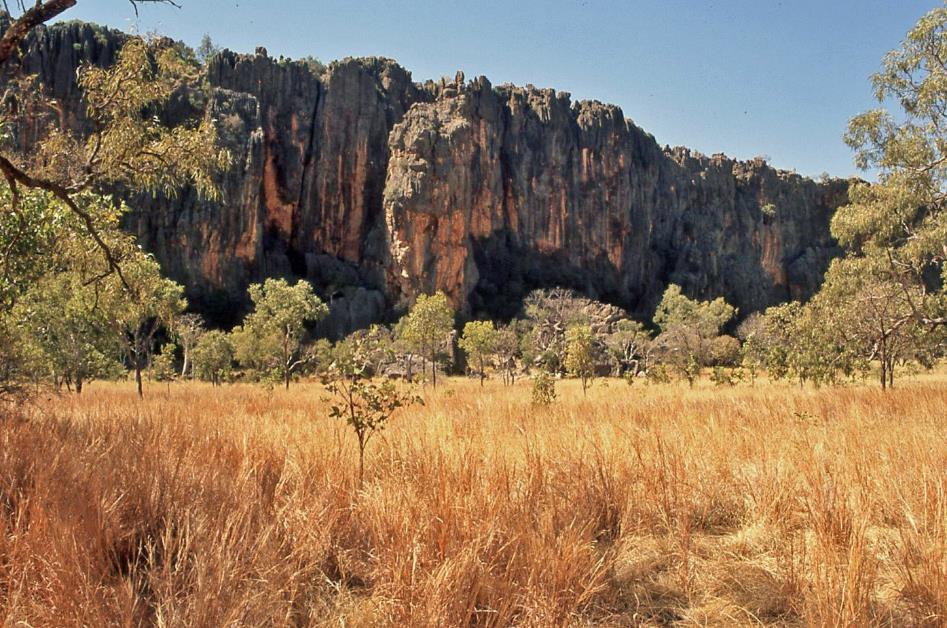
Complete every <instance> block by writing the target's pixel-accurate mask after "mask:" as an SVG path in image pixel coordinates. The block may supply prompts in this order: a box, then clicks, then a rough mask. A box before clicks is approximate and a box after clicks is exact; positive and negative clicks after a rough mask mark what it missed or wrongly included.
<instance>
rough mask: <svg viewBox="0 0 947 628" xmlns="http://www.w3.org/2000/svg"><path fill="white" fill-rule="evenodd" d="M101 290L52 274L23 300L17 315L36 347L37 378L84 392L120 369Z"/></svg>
mask: <svg viewBox="0 0 947 628" xmlns="http://www.w3.org/2000/svg"><path fill="white" fill-rule="evenodd" d="M98 288H99V287H98V286H88V285H84V282H83V281H82V280H81V277H80V275H79V274H78V273H76V272H74V271H68V272H60V273H54V274H51V275H50V276H49V277H47V278H45V279H43V280H41V281H39V282H37V283H36V284H34V285H33V287H32V288H31V289H30V290H29V291H27V292H26V293H25V294H24V295H23V297H22V299H21V300H20V302H19V303H18V304H17V306H16V308H15V309H14V316H15V318H16V320H18V321H19V324H20V325H21V326H22V329H23V330H24V331H25V332H26V334H27V338H28V342H29V343H30V345H31V347H32V352H33V356H34V359H35V373H34V374H35V375H40V374H50V375H52V376H53V379H54V381H56V382H57V383H65V384H67V386H70V387H71V386H73V385H74V386H75V390H76V392H77V393H81V392H82V389H83V385H84V384H85V383H87V382H89V381H91V380H94V379H99V378H106V377H110V376H114V375H115V374H116V372H117V371H120V370H121V365H120V364H119V363H118V362H117V360H116V356H118V354H119V352H120V351H121V348H120V344H119V342H118V339H117V338H116V337H115V335H114V333H113V330H112V328H111V327H110V325H109V323H110V319H109V314H110V312H109V311H108V310H107V309H106V307H104V306H103V305H102V304H100V302H99V294H98V290H97V289H98Z"/></svg>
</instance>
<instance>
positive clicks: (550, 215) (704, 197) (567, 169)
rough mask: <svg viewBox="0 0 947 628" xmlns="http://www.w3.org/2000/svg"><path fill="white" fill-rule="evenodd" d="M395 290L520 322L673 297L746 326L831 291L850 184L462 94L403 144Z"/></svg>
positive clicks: (597, 113)
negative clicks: (763, 311)
mask: <svg viewBox="0 0 947 628" xmlns="http://www.w3.org/2000/svg"><path fill="white" fill-rule="evenodd" d="M389 144H390V150H391V158H390V162H389V167H388V174H387V182H386V187H385V211H386V215H385V218H386V226H387V228H388V234H389V250H390V253H391V259H392V263H391V264H390V265H389V275H388V277H389V280H388V285H389V287H390V289H391V294H392V295H395V296H396V297H400V298H403V299H404V300H410V299H411V298H412V296H413V295H415V294H418V293H419V292H430V291H432V290H443V291H444V292H445V293H447V294H448V296H449V297H450V298H451V299H452V301H453V303H454V305H455V306H457V307H458V308H460V309H462V310H463V309H467V310H471V309H472V310H474V311H477V310H487V311H490V310H492V311H493V313H500V314H502V313H507V314H508V313H512V312H513V311H515V309H516V307H517V303H518V301H519V299H520V298H521V297H522V296H523V295H524V294H525V292H526V291H528V290H529V289H530V288H532V287H535V286H542V285H563V286H568V287H572V288H575V289H577V290H580V291H582V292H584V293H586V294H589V295H591V296H593V297H595V298H598V299H602V300H605V301H609V302H612V303H617V304H620V305H623V306H625V307H631V308H633V309H636V310H638V311H639V312H640V311H641V310H642V309H647V308H648V307H650V306H651V305H652V304H653V303H654V302H655V300H656V299H657V298H658V297H659V295H660V293H661V292H662V291H663V289H664V287H665V286H666V285H667V283H669V282H674V283H678V284H680V285H682V286H683V287H684V289H685V291H686V292H688V293H690V294H693V295H696V296H701V297H710V296H720V295H723V296H725V297H726V298H727V299H728V300H729V301H730V302H732V303H734V304H736V305H738V306H739V307H740V308H741V309H742V310H743V311H753V310H755V309H759V308H761V307H765V306H767V305H770V304H772V303H775V302H778V301H783V300H786V299H788V298H790V297H796V298H798V297H805V296H808V294H810V293H811V292H812V290H813V289H814V288H815V287H817V286H818V284H819V282H820V281H821V276H822V272H823V271H824V269H825V267H826V264H827V262H828V260H829V259H830V258H831V257H832V255H833V254H834V253H835V245H834V243H833V242H832V239H831V237H830V236H829V230H828V223H829V220H830V219H831V216H832V213H833V211H834V209H835V208H836V207H837V206H838V205H839V204H840V203H841V202H843V201H844V199H845V194H846V189H847V186H846V184H845V183H844V182H837V181H836V182H830V183H824V184H820V183H815V182H813V181H811V180H808V179H805V178H803V177H800V176H797V175H794V174H790V173H786V172H777V171H775V170H773V169H772V168H770V167H768V166H767V165H766V164H765V163H763V162H762V161H756V162H750V163H745V162H736V161H734V160H731V159H727V158H726V157H724V156H714V157H710V158H708V157H704V156H701V155H696V154H692V153H691V152H689V151H687V150H686V149H680V148H679V149H673V150H670V149H661V148H660V147H659V146H658V145H657V144H656V142H655V141H654V139H653V138H652V137H651V136H650V135H648V134H647V133H645V132H644V131H642V130H641V129H639V128H638V127H636V126H635V125H634V124H632V123H631V122H630V121H628V120H627V119H625V117H624V116H623V114H622V112H621V110H620V109H618V108H617V107H614V106H610V105H603V104H601V103H598V102H578V103H572V102H571V101H570V99H569V96H568V94H563V93H556V92H553V91H552V90H537V89H533V88H517V87H500V88H493V87H492V86H491V85H490V83H489V82H488V81H487V80H486V79H483V78H480V79H477V80H475V81H473V82H471V83H467V84H465V83H464V82H463V81H458V82H456V83H455V84H453V85H452V86H450V87H448V88H445V89H442V90H441V91H440V92H439V93H438V95H437V98H436V99H435V100H434V101H432V102H429V103H421V104H417V105H415V106H414V107H412V108H411V110H410V111H409V112H408V113H407V115H406V116H405V118H404V120H402V122H401V123H400V124H398V125H396V126H395V128H394V129H393V130H392V133H391V137H390V140H389Z"/></svg>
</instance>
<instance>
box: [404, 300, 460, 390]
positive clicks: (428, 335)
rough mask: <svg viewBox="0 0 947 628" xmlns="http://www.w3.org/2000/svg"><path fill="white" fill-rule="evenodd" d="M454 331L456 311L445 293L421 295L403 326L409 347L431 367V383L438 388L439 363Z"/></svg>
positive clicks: (405, 340)
mask: <svg viewBox="0 0 947 628" xmlns="http://www.w3.org/2000/svg"><path fill="white" fill-rule="evenodd" d="M453 329H454V310H453V308H451V306H450V303H449V302H448V301H447V296H446V295H445V294H444V293H443V292H440V291H438V292H436V293H435V294H433V295H430V296H428V295H425V294H422V295H419V296H418V300H417V301H416V302H415V304H414V307H413V308H411V311H410V312H408V314H407V316H406V317H405V318H404V320H403V322H402V323H401V326H400V335H401V338H402V340H403V341H404V342H405V343H406V345H407V346H408V347H409V348H411V349H412V350H414V351H417V352H418V353H420V354H421V355H422V356H424V358H425V359H426V360H428V361H430V363H431V379H432V383H433V384H434V386H435V387H436V386H437V363H438V359H439V357H440V355H439V354H440V353H441V352H442V351H443V350H444V349H445V348H446V346H447V343H448V342H449V341H450V333H451V331H452V330H453Z"/></svg>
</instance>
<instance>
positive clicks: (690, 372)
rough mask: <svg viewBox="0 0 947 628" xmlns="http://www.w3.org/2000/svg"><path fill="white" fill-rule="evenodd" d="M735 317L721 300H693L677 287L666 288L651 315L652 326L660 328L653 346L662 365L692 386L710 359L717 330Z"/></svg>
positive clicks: (727, 305) (733, 311)
mask: <svg viewBox="0 0 947 628" xmlns="http://www.w3.org/2000/svg"><path fill="white" fill-rule="evenodd" d="M735 314H736V309H735V308H734V307H733V306H731V305H729V304H728V303H727V302H726V301H725V300H724V299H723V298H717V299H714V300H713V301H695V300H692V299H689V298H687V297H686V296H684V295H683V294H682V293H681V288H680V286H677V285H675V284H671V285H669V286H668V287H667V290H665V292H664V296H663V298H662V299H661V302H660V303H659V304H658V307H657V309H656V310H655V314H654V323H655V325H657V326H658V327H659V328H660V329H661V334H660V335H659V336H658V337H657V338H656V339H655V343H654V344H655V349H656V350H657V352H658V353H659V354H660V356H661V360H662V362H664V363H665V364H667V365H668V366H669V367H671V368H672V369H673V370H675V371H676V372H677V373H678V374H679V375H680V376H681V377H684V378H685V379H687V382H688V384H690V385H691V386H693V385H694V382H695V381H696V380H697V378H698V377H699V376H700V370H701V367H702V366H703V365H705V364H708V363H709V362H710V360H711V348H712V346H713V343H714V341H715V339H716V338H717V337H718V335H719V334H720V328H721V327H723V326H724V325H725V324H726V323H727V322H729V321H730V319H731V318H733V316H734V315H735Z"/></svg>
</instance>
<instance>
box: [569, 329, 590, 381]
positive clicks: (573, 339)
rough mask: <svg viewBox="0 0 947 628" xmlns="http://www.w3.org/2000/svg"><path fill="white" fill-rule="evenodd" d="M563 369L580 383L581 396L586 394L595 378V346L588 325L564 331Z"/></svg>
mask: <svg viewBox="0 0 947 628" xmlns="http://www.w3.org/2000/svg"><path fill="white" fill-rule="evenodd" d="M565 367H566V371H567V372H568V373H569V374H570V375H573V376H575V377H578V378H579V379H580V380H581V381H582V394H583V395H584V394H586V390H587V389H588V387H589V385H590V384H591V382H592V380H593V379H594V378H595V344H594V339H593V337H592V328H591V327H589V326H588V325H575V326H573V327H570V328H569V329H568V330H567V331H566V362H565Z"/></svg>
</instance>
